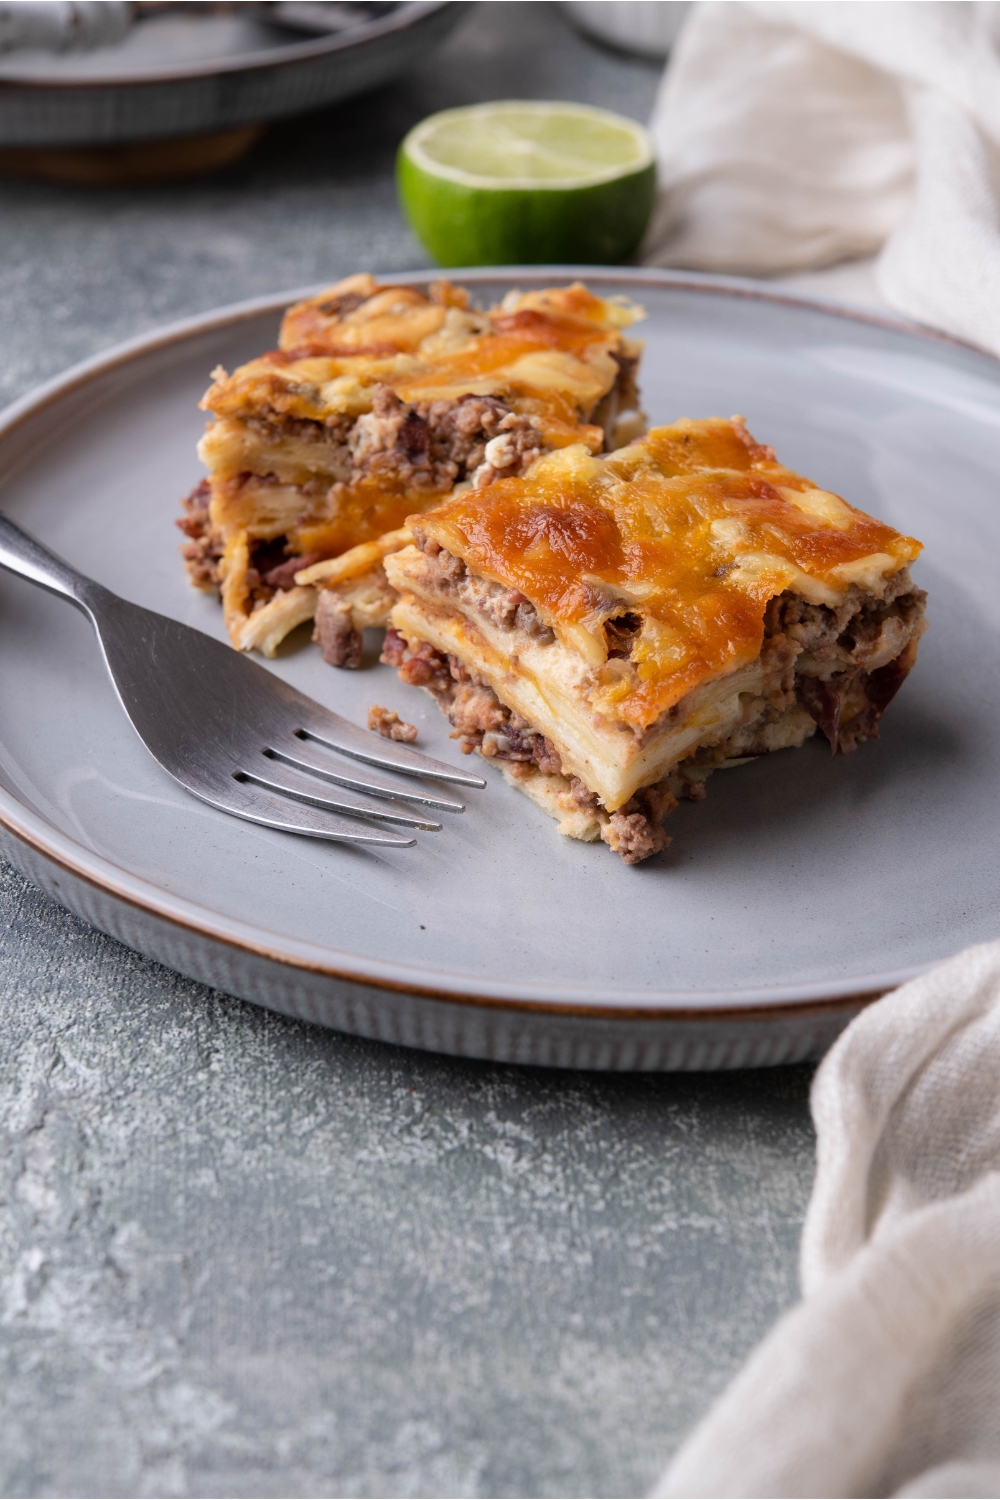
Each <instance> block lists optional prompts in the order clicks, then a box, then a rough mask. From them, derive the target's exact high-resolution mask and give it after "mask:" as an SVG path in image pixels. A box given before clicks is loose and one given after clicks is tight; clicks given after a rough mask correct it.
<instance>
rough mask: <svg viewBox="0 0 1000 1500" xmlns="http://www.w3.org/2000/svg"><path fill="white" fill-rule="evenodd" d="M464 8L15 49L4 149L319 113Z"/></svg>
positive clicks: (233, 19)
mask: <svg viewBox="0 0 1000 1500" xmlns="http://www.w3.org/2000/svg"><path fill="white" fill-rule="evenodd" d="M467 9H468V5H467V4H464V3H457V0H456V3H446V0H404V3H402V4H400V5H398V6H397V7H396V8H395V9H394V10H393V11H392V12H391V13H390V14H388V15H385V16H382V17H380V18H379V19H377V20H373V21H370V22H367V23H366V24H364V25H360V26H358V27H356V28H352V29H351V30H350V31H348V32H344V33H342V34H341V35H337V36H324V37H318V38H317V37H302V36H297V35H296V34H295V33H294V32H291V31H287V30H279V29H278V28H277V27H273V26H267V25H263V24H261V23H260V22H258V21H255V20H253V19H252V18H249V17H247V16H244V15H241V14H238V13H237V14H233V15H231V16H224V15H220V16H215V15H212V16H208V17H204V18H202V17H199V18H197V19H195V18H192V17H189V16H186V15H183V14H177V13H167V14H165V15H162V16H153V17H151V18H149V19H146V20H142V21H140V22H138V23H137V24H136V26H135V27H134V28H133V30H132V32H131V33H130V34H129V35H128V36H127V37H126V39H125V41H124V42H123V43H122V44H121V45H120V46H117V47H102V48H99V49H96V50H94V51H92V52H79V53H75V52H68V53H65V54H61V55H58V54H52V53H43V52H12V53H9V54H8V55H7V56H5V57H2V58H0V146H5V147H21V146H25V147H26V146H53V145H60V146H82V145H108V144H111V143H113V142H117V141H141V140H155V139H161V138H164V137H170V136H182V135H193V134H195V133H198V132H214V131H223V130H229V129H232V128H234V127H236V126H240V125H248V124H256V123H257V122H258V121H261V120H273V119H277V118H278V117H280V116H283V115H291V114H298V113H300V112H301V111H303V110H310V109H319V108H321V107H322V106H324V105H327V104H333V103H334V102H336V101H337V100H338V99H346V98H348V97H350V96H351V95H353V94H359V93H361V92H363V90H365V89H370V88H374V87H375V86H376V85H377V84H380V83H385V81H386V80H387V79H389V78H393V77H395V76H396V74H398V73H402V72H403V71H404V70H405V69H407V68H411V67H413V66H414V65H415V64H416V63H417V62H419V61H420V60H421V58H422V57H424V56H425V55H426V53H428V52H429V51H430V50H431V49H432V48H434V47H436V46H437V45H438V43H439V42H441V41H442V40H443V39H444V38H445V37H446V36H447V35H448V33H449V32H450V31H451V30H452V29H453V27H454V26H455V25H456V24H457V23H458V21H459V20H460V19H461V17H462V16H463V15H464V13H465V12H466V10H467Z"/></svg>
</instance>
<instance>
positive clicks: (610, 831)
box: [382, 549, 926, 864]
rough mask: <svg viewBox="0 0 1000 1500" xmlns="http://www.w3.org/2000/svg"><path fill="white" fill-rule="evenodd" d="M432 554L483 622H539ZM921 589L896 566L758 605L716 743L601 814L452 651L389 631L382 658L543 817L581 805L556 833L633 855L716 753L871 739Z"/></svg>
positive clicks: (912, 628) (554, 755)
mask: <svg viewBox="0 0 1000 1500" xmlns="http://www.w3.org/2000/svg"><path fill="white" fill-rule="evenodd" d="M427 550H428V552H429V551H430V549H427ZM432 561H433V562H434V565H435V567H436V569H437V571H438V573H439V575H440V576H439V580H438V581H439V587H440V589H441V591H442V592H443V593H444V594H446V595H448V596H451V597H453V598H455V599H456V600H457V601H461V602H462V603H463V604H465V605H466V606H470V605H471V606H472V607H473V608H475V609H476V610H478V611H479V612H480V613H483V614H486V615H488V616H489V617H490V618H491V619H492V620H493V622H494V623H495V624H501V625H502V624H503V623H505V622H506V621H507V620H509V621H510V628H512V629H513V628H515V624H520V626H521V628H525V627H526V626H529V625H531V624H534V625H535V629H536V631H537V629H538V628H539V627H540V628H541V629H544V627H543V626H541V622H540V621H538V619H537V616H536V615H535V614H534V611H533V610H532V607H531V605H530V604H529V603H528V601H527V600H524V599H523V598H522V597H521V596H520V595H518V594H516V591H510V590H506V591H505V590H503V589H501V588H500V586H499V585H496V584H490V583H485V582H484V581H483V580H480V579H476V578H474V577H472V576H470V575H469V574H468V573H467V571H466V570H465V568H464V566H463V565H462V564H461V563H460V562H459V561H458V560H457V559H455V558H453V557H451V555H450V554H449V553H447V552H444V551H442V550H440V549H438V551H437V552H435V554H434V556H433V559H432ZM925 599H926V595H925V594H924V592H923V590H921V589H915V588H914V587H913V584H912V582H911V581H910V579H909V576H908V574H906V573H905V572H902V573H900V574H899V575H897V577H896V578H895V579H892V580H890V582H889V585H888V586H887V588H886V591H885V594H884V596H883V597H882V598H881V599H877V598H875V597H874V596H872V595H870V594H865V593H864V592H863V591H861V590H858V589H854V590H852V591H851V593H850V594H849V595H848V597H847V598H846V599H845V601H844V603H843V604H842V605H840V606H839V607H838V608H836V609H830V608H827V607H826V606H823V605H812V604H807V603H806V602H805V601H804V600H802V599H800V598H799V597H797V596H796V595H794V594H782V595H780V596H778V597H777V598H775V599H773V600H772V601H771V602H770V604H769V605H768V608H767V612H766V614H765V621H764V644H763V648H762V653H761V655H762V662H763V664H764V666H765V669H766V672H767V677H766V683H767V686H766V688H765V690H764V693H763V695H762V696H761V697H760V698H759V699H757V700H755V701H754V703H752V704H748V710H747V713H748V716H747V721H746V722H745V723H744V724H742V725H740V726H739V727H738V728H736V729H735V730H734V731H733V732H732V733H731V734H730V735H729V737H728V738H727V739H726V740H725V741H724V742H722V743H720V744H718V745H714V746H708V747H704V748H702V749H699V750H698V751H696V752H695V753H694V754H693V755H692V756H691V757H690V758H689V759H688V760H686V761H684V762H682V763H681V764H680V765H679V766H678V767H677V768H676V769H675V770H674V771H673V772H671V774H670V775H669V777H667V778H666V779H665V780H663V781H660V782H657V783H656V784H655V785H653V786H649V787H643V788H642V789H641V790H640V791H638V792H637V793H636V795H635V796H634V797H633V798H631V800H630V801H629V802H627V803H626V804H625V806H624V807H622V808H620V809H618V810H617V811H615V812H613V813H608V812H607V810H606V809H605V808H604V807H603V804H602V803H601V801H600V799H599V798H598V797H597V796H595V794H594V793H592V792H590V791H589V790H588V789H587V788H586V787H585V786H584V785H583V783H582V782H581V781H580V780H579V779H578V778H576V777H567V776H565V775H564V772H563V767H562V762H561V760H560V758H559V754H558V752H557V750H556V748H555V746H554V745H553V744H552V742H551V740H549V739H547V738H546V737H545V736H544V735H543V734H541V733H539V731H538V730H536V729H534V728H533V727H532V726H531V725H530V724H529V723H528V722H527V721H526V720H524V719H522V718H521V717H520V715H518V714H517V713H515V712H513V711H512V710H511V709H509V708H507V707H506V706H505V705H504V704H503V703H501V702H500V700H499V698H498V697H497V695H496V694H495V693H494V691H493V689H492V688H491V687H490V686H489V685H488V684H487V683H486V682H484V681H483V680H482V679H481V678H478V677H476V676H475V675H474V674H473V673H472V672H470V671H469V669H468V668H467V667H466V666H465V664H464V663H463V662H462V661H460V660H459V659H458V658H457V657H456V656H453V655H446V654H444V653H442V652H440V651H438V650H436V649H435V647H433V646H431V645H429V644H428V643H427V642H421V643H419V644H416V645H414V646H410V645H409V644H408V643H407V641H406V640H405V639H404V638H403V636H401V635H400V634H399V633H398V631H396V630H393V629H390V630H389V631H388V632H387V633H386V639H385V646H384V648H383V652H382V661H383V662H385V663H387V664H388V665H389V666H393V667H395V668H396V670H397V671H398V673H399V676H400V677H401V678H402V680H403V681H404V682H407V683H410V684H411V685H413V686H414V687H423V688H426V689H427V690H428V691H429V692H430V693H431V694H432V695H433V696H434V698H435V699H436V700H437V702H438V705H439V707H440V708H441V710H442V712H443V713H444V714H445V715H446V716H447V718H448V720H449V721H450V723H451V725H452V738H453V739H457V740H458V741H459V743H460V745H461V747H462V749H463V750H464V751H465V752H466V753H467V754H468V753H471V752H472V751H473V750H475V751H477V752H478V753H479V754H480V755H482V756H483V757H484V758H485V759H487V760H496V761H498V762H499V763H501V764H502V766H503V768H504V770H505V774H506V775H507V777H508V779H509V780H514V781H517V780H519V779H525V782H526V784H525V786H524V788H523V789H524V790H525V791H528V792H529V795H531V796H532V797H533V799H534V800H536V801H538V802H539V803H540V805H545V806H546V810H547V811H549V812H551V813H552V814H553V816H557V817H558V816H560V815H561V814H562V813H569V814H572V812H573V811H574V810H575V811H576V812H577V813H579V814H581V815H584V816H583V817H582V818H581V819H578V820H576V822H577V826H579V827H581V828H582V829H583V830H585V831H581V832H576V831H575V830H574V828H573V827H572V826H571V823H572V822H573V819H572V817H571V819H570V820H569V822H567V824H566V825H565V827H564V825H563V824H561V825H560V826H561V827H562V828H563V831H566V832H568V833H570V834H571V836H574V837H582V838H591V837H597V836H599V837H600V838H601V839H603V840H604V842H605V843H607V844H609V845H610V846H611V848H613V849H614V850H615V851H616V852H617V853H618V854H619V855H620V856H621V857H622V859H623V860H624V861H625V862H626V864H639V863H640V862H641V861H642V860H644V859H648V858H649V857H650V856H651V855H654V854H657V853H659V852H660V850H662V849H664V848H666V846H667V845H668V844H669V843H670V837H669V835H668V834H667V833H666V832H665V831H664V829H663V826H662V825H663V820H664V819H665V818H666V817H667V815H668V814H669V813H670V812H672V811H673V809H674V808H675V807H676V806H677V805H678V798H679V797H688V798H692V799H694V800H700V799H701V798H702V797H704V795H705V787H704V782H705V778H706V777H707V775H709V774H710V773H711V772H712V771H713V770H715V769H717V768H718V767H720V766H723V765H725V764H726V763H727V762H728V763H732V762H733V761H734V760H742V759H749V758H751V757H753V756H757V755H762V754H766V753H768V752H770V751H772V750H776V749H783V748H786V747H790V746H793V745H800V744H802V743H803V741H804V740H805V739H806V738H808V737H809V736H810V735H811V734H813V733H815V730H816V728H817V727H818V728H819V729H820V730H821V731H822V733H823V734H824V735H825V736H826V738H827V740H828V741H829V743H830V749H831V754H836V753H837V752H838V750H839V751H840V752H841V753H842V754H848V753H849V752H850V751H852V750H854V749H855V748H856V746H857V745H858V744H859V743H860V742H861V741H862V740H865V739H877V738H878V732H879V730H878V726H879V720H880V719H881V717H882V714H883V713H884V712H885V709H886V708H887V707H888V705H889V703H890V702H891V700H892V698H893V697H894V696H895V694H896V692H897V691H898V689H899V687H900V686H901V685H902V683H903V681H904V680H905V678H906V676H907V674H908V672H909V671H910V669H911V667H912V666H913V663H914V662H915V660H916V650H917V642H918V640H919V638H920V635H921V634H922V632H923V628H924V620H923V613H924V603H925ZM519 617H520V618H519ZM630 623H631V622H630ZM533 633H535V632H533ZM633 633H634V632H632V631H631V630H629V629H627V628H624V627H619V628H618V629H617V630H616V632H615V636H614V640H613V641H611V640H609V646H612V647H613V649H614V651H615V654H617V655H621V656H627V655H628V652H629V650H630V647H631V640H630V638H631V635H632V634H633ZM542 639H543V641H544V637H542ZM539 776H540V777H541V778H543V779H544V778H562V783H563V784H562V785H560V787H559V789H558V792H557V791H555V790H554V789H550V788H539V787H538V786H537V785H536V779H537V778H538V777H539ZM529 777H530V778H532V779H533V780H532V788H531V789H530V790H529V786H528V785H527V780H526V779H527V778H529ZM543 790H544V791H545V792H546V795H545V796H544V797H543V796H542V795H541V794H540V793H541V791H543ZM550 791H551V795H549V792H550ZM556 808H558V809H559V810H556ZM588 814H589V815H590V817H589V819H588V817H587V816H586V815H588Z"/></svg>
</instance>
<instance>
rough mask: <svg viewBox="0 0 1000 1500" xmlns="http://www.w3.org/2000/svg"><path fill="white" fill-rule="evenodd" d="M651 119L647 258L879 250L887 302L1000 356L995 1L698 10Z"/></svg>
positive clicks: (999, 84) (805, 256)
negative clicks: (654, 166)
mask: <svg viewBox="0 0 1000 1500" xmlns="http://www.w3.org/2000/svg"><path fill="white" fill-rule="evenodd" d="M651 130H652V133H653V137H654V140H655V142H656V146H657V154H658V157H659V161H660V182H661V189H660V199H659V204H658V208H657V211H656V212H655V214H654V218H653V222H652V225H651V227H650V231H649V233H648V235H647V238H646V241H645V244H644V247H643V259H644V260H645V261H646V263H647V264H651V265H661V266H684V267H688V268H694V269H707V270H713V271H731V272H743V273H747V274H751V275H773V274H778V273H782V272H789V271H796V270H804V269H808V268H811V267H817V266H823V265H829V264H832V263H833V262H836V261H840V260H843V259H846V258H848V257H852V256H863V255H871V254H873V253H875V252H876V251H877V252H878V263H877V268H876V271H877V278H878V284H879V290H880V291H881V294H882V296H883V297H884V298H885V300H886V302H888V303H889V304H890V305H891V306H892V307H894V308H896V309H897V310H898V311H900V312H903V313H905V314H907V315H908V316H910V317H912V318H916V319H917V320H918V321H921V322H924V323H927V324H929V325H931V326H932V327H935V328H939V329H942V330H944V331H945V332H948V333H952V334H954V335H956V336H957V337H959V338H963V339H967V340H969V341H970V342H972V343H976V344H980V345H982V346H983V347H985V348H988V349H990V350H992V352H993V353H995V354H1000V5H998V4H995V3H978V4H976V3H972V4H970V3H964V0H951V3H947V0H946V3H939V0H917V3H911V0H895V3H881V0H879V3H867V4H864V5H859V4H854V5H844V4H838V3H827V0H813V3H808V4H800V3H727V0H719V3H707V4H700V5H697V6H695V7H694V9H693V10H692V12H691V13H690V15H689V17H688V19H687V22H686V23H685V26H684V28H683V30H682V31H681V34H680V36H679V38H678V40H677V42H676V43H675V46H674V52H673V56H672V59H671V62H670V66H669V67H668V69H667V71H666V74H665V76H664V80H663V84H662V85H661V90H660V95H659V98H658V100H657V104H656V108H655V110H654V114H653V119H652V122H651Z"/></svg>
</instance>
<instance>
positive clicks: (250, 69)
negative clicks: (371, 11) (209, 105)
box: [0, 0, 450, 93]
mask: <svg viewBox="0 0 1000 1500" xmlns="http://www.w3.org/2000/svg"><path fill="white" fill-rule="evenodd" d="M449 3H450V0H403V3H402V6H401V8H400V10H398V11H394V12H393V13H392V14H391V15H388V16H382V17H380V18H378V19H377V20H374V21H370V22H367V23H366V24H364V25H362V26H358V27H356V28H353V29H352V31H350V32H348V33H346V34H344V33H340V34H335V35H332V36H319V37H316V36H313V37H311V38H309V39H308V40H305V41H293V42H289V44H288V45H287V46H279V45H276V46H275V47H274V48H273V49H264V48H261V49H260V50H258V51H256V52H240V53H237V54H236V55H235V56H234V57H229V58H217V59H213V60H212V61H210V62H203V63H198V62H191V63H184V64H183V65H181V66H173V67H171V66H170V65H169V64H168V65H167V66H166V67H163V68H148V67H147V68H144V69H136V71H135V72H134V73H95V74H92V75H91V74H87V75H86V76H85V77H84V76H81V77H78V78H61V77H59V76H57V75H54V74H50V75H48V76H46V75H45V74H42V75H37V74H36V75H33V76H30V77H29V76H18V75H15V74H7V75H3V74H0V88H2V89H3V90H4V92H8V91H10V90H12V89H32V90H38V91H39V92H40V93H43V92H44V91H46V90H51V91H52V92H53V93H55V92H59V91H62V90H66V91H68V92H71V93H73V92H76V93H86V92H87V91H88V90H91V89H109V88H114V89H130V88H144V87H148V86H152V85H156V84H165V83H186V82H188V81H189V80H192V79H197V78H212V77H214V76H216V75H217V74H223V73H260V72H267V71H268V70H269V69H271V68H278V67H284V66H285V65H286V64H289V65H294V64H295V63H303V62H311V61H313V60H315V59H318V58H324V57H329V56H332V55H334V54H336V53H338V52H350V51H351V50H352V49H353V48H355V47H363V46H365V45H366V44H367V43H369V42H375V41H379V40H381V39H383V38H384V37H389V36H394V35H395V34H396V33H397V32H405V31H408V30H409V28H410V27H411V26H414V25H416V24H417V23H418V22H419V21H422V20H425V19H427V18H428V17H430V16H432V15H434V14H436V13H437V12H438V11H441V10H444V9H445V7H446V6H447V5H448V4H449Z"/></svg>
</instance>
